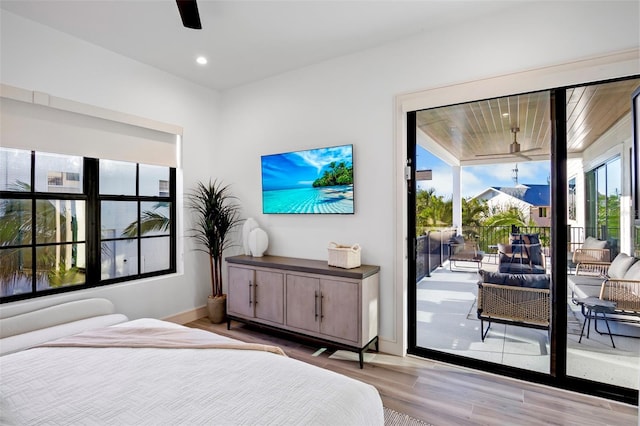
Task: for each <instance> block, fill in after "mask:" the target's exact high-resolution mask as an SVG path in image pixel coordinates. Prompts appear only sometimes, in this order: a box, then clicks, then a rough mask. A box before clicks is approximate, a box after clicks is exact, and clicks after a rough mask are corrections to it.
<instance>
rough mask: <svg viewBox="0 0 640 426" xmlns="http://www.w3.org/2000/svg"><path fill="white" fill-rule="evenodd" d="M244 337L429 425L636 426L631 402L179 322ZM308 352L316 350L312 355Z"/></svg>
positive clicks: (238, 328) (258, 332)
mask: <svg viewBox="0 0 640 426" xmlns="http://www.w3.org/2000/svg"><path fill="white" fill-rule="evenodd" d="M186 325H187V326H190V327H196V328H201V329H204V330H209V331H213V332H215V333H218V334H221V335H225V336H229V337H232V338H235V339H238V340H242V341H245V342H255V343H263V344H270V345H276V346H280V347H281V348H282V349H284V351H285V352H286V353H287V355H288V356H289V357H291V358H295V359H298V360H301V361H304V362H307V363H309V364H313V365H316V366H318V367H322V368H326V369H328V370H332V371H335V372H338V373H342V374H344V375H347V376H350V377H353V378H355V379H358V380H361V381H363V382H366V383H370V384H372V385H373V386H375V387H376V388H377V389H378V391H379V392H380V395H381V397H382V401H383V404H384V405H385V406H386V407H388V408H391V409H394V410H397V411H400V412H403V413H406V414H409V415H411V416H413V417H416V418H418V419H421V420H424V421H426V422H428V423H431V424H433V425H434V426H443V425H580V426H585V425H598V426H600V425H615V426H626V425H629V426H637V425H639V423H638V407H636V406H631V405H627V404H621V403H618V402H615V401H609V400H606V399H601V398H596V397H591V396H587V395H582V394H578V393H574V392H568V391H563V390H560V389H556V388H552V387H547V386H542V385H536V384H532V383H527V382H522V381H519V380H515V379H510V378H505V377H501V376H497V375H492V374H488V373H483V372H480V371H476V370H471V369H465V368H460V367H456V366H451V365H448V364H443V363H439V362H434V361H429V360H425V359H419V358H414V357H397V356H391V355H385V354H375V355H373V356H367V355H368V354H367V355H366V356H365V360H366V359H367V358H370V359H369V360H368V361H366V362H365V365H364V369H362V370H361V369H360V368H359V365H358V363H357V362H356V360H357V354H354V353H351V352H346V351H333V350H331V349H328V350H326V351H324V352H322V353H320V354H317V352H318V349H319V346H314V345H313V343H310V342H308V341H302V340H299V339H296V338H291V337H286V336H282V335H278V334H273V333H271V332H266V331H265V330H263V329H260V328H255V327H253V326H245V325H243V324H241V323H237V322H232V324H231V330H227V327H226V323H225V324H211V323H210V322H209V320H208V319H207V318H201V319H199V320H197V321H194V322H192V323H189V324H186ZM314 354H315V356H314Z"/></svg>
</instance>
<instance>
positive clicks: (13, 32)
mask: <svg viewBox="0 0 640 426" xmlns="http://www.w3.org/2000/svg"><path fill="white" fill-rule="evenodd" d="M1 19H2V21H1V33H0V36H1V37H0V39H1V43H2V44H1V52H2V53H1V57H0V59H1V64H0V66H1V68H0V78H1V82H2V83H5V84H8V85H11V86H16V87H20V88H24V89H28V90H37V91H40V92H45V93H48V94H50V95H54V96H58V97H62V98H67V99H71V100H74V101H78V102H82V103H86V104H90V105H96V106H99V107H102V108H108V109H112V110H116V111H121V112H125V113H129V114H133V115H137V116H141V117H145V118H149V119H153V120H157V121H161V122H165V123H170V124H175V125H178V126H182V127H183V128H184V135H183V139H182V143H183V149H182V155H183V164H184V170H183V181H184V187H185V188H190V187H192V186H193V184H194V182H196V181H197V180H208V179H209V177H210V176H215V175H217V174H218V171H217V170H216V168H215V163H214V159H215V154H214V152H215V144H216V142H217V141H216V136H217V132H218V127H217V126H218V115H219V106H218V103H219V102H218V96H219V94H218V93H217V92H215V91H212V90H208V89H205V88H203V87H200V86H197V85H194V84H192V83H189V82H186V81H185V80H183V79H179V78H176V77H174V76H172V75H169V74H167V73H164V72H161V71H159V70H157V69H154V68H151V67H148V66H146V65H143V64H141V63H139V62H136V61H133V60H130V59H127V58H124V57H122V56H120V55H117V54H114V53H112V52H110V51H107V50H104V49H102V48H99V47H96V46H95V45H91V44H88V43H85V42H84V41H81V40H78V39H76V38H73V37H70V36H68V35H65V34H63V33H60V32H58V31H55V30H52V29H51V28H48V27H45V26H42V25H40V24H36V23H34V22H32V21H29V20H25V19H23V18H21V17H19V16H17V15H13V14H11V13H9V12H6V11H2V13H1ZM0 144H1V141H0ZM51 150H52V151H54V152H55V143H54V142H53V141H52V143H51ZM178 200H179V202H180V203H181V200H182V194H181V193H179V194H178ZM180 213H182V212H180ZM181 216H184V215H182V214H181ZM188 219H189V217H188V216H187V217H184V220H185V226H187V227H188V226H189V220H188ZM182 243H184V249H183V253H184V267H183V266H182V262H181V261H179V264H180V266H179V268H180V271H184V273H181V272H180V273H178V274H175V275H172V276H168V277H160V278H153V279H147V280H144V281H138V282H128V283H122V284H117V285H113V286H108V287H103V288H99V289H89V290H85V291H79V292H71V293H67V294H63V295H58V296H52V297H46V298H37V299H32V300H28V301H21V302H14V303H9V304H4V305H2V307H1V314H2V315H10V314H12V313H15V312H19V311H24V310H30V309H34V308H37V307H40V306H45V305H49V304H53V303H58V302H60V301H66V300H73V299H78V298H83V297H94V296H96V297H106V298H109V299H111V300H112V301H113V302H114V303H115V305H116V309H117V310H118V311H119V312H122V313H124V314H126V315H127V316H129V317H130V318H140V317H155V318H165V317H168V316H171V315H174V314H178V313H181V312H184V311H190V310H193V309H194V308H196V307H199V306H203V305H205V304H206V300H207V295H208V294H209V293H210V287H209V276H208V272H207V268H206V265H207V261H206V258H204V257H203V255H202V254H201V253H199V252H194V251H193V246H192V244H191V243H192V242H191V239H185V238H184V234H183V232H182V227H180V244H179V245H180V246H182Z"/></svg>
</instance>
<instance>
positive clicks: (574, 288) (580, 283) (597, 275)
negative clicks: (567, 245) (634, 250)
mask: <svg viewBox="0 0 640 426" xmlns="http://www.w3.org/2000/svg"><path fill="white" fill-rule="evenodd" d="M581 265H582V267H581V268H577V269H576V275H569V276H567V283H568V285H569V289H570V290H571V299H572V301H573V302H574V303H578V302H579V301H580V300H581V299H586V298H588V297H597V298H600V299H602V300H608V301H611V302H614V303H615V304H616V307H615V310H614V312H613V313H614V314H626V315H631V316H634V317H635V318H634V319H632V321H640V261H638V259H636V258H635V257H632V256H629V255H627V254H625V253H619V254H618V255H617V256H616V257H615V258H614V259H613V261H612V262H610V263H605V262H602V261H596V264H594V265H589V264H587V263H585V262H583V263H581Z"/></svg>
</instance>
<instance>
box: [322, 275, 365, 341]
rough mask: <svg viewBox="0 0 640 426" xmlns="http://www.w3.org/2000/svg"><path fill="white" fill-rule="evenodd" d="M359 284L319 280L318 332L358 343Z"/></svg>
mask: <svg viewBox="0 0 640 426" xmlns="http://www.w3.org/2000/svg"><path fill="white" fill-rule="evenodd" d="M359 289H360V285H359V283H355V282H348V281H335V280H326V279H321V280H320V295H321V301H320V308H321V319H320V333H322V334H323V335H326V336H330V337H338V338H340V339H346V340H351V341H352V342H354V344H355V343H358V340H359V338H360V336H359V335H358V330H360V315H361V309H360V302H359V301H360V291H359Z"/></svg>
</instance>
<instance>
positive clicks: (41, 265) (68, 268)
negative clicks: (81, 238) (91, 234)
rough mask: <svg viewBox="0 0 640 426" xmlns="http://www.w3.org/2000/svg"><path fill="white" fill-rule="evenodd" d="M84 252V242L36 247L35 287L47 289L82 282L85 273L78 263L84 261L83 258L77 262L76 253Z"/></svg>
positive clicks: (82, 263) (80, 263) (81, 263)
mask: <svg viewBox="0 0 640 426" xmlns="http://www.w3.org/2000/svg"><path fill="white" fill-rule="evenodd" d="M80 247H81V248H80ZM79 248H80V250H79ZM84 252H85V250H84V244H61V245H52V246H44V247H38V248H36V259H37V263H38V267H37V271H38V272H37V277H36V289H37V290H48V289H50V288H58V287H64V286H68V285H75V284H83V283H84V282H85V273H84V268H82V267H81V266H80V265H84V264H85V263H86V262H85V260H84V259H82V261H81V262H78V253H84Z"/></svg>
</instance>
